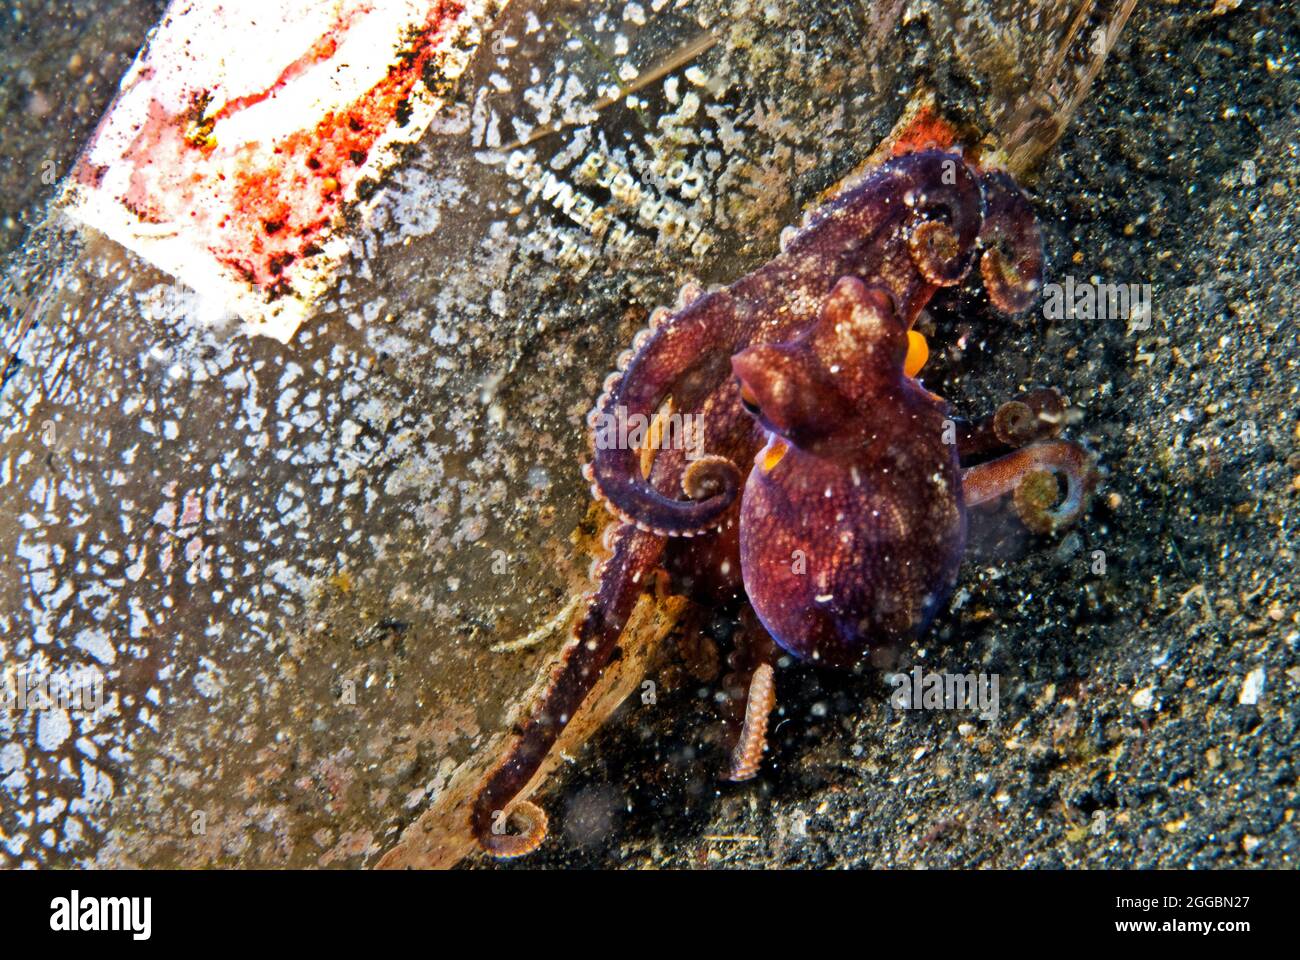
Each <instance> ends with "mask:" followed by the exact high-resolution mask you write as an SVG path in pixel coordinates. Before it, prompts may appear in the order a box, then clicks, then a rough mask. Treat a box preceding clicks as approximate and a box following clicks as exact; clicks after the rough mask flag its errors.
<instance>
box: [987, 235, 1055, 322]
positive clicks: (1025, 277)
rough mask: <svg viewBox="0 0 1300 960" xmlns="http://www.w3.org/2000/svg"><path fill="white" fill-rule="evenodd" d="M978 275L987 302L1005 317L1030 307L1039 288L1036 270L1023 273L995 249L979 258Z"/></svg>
mask: <svg viewBox="0 0 1300 960" xmlns="http://www.w3.org/2000/svg"><path fill="white" fill-rule="evenodd" d="M980 275H981V276H982V277H983V279H984V289H985V290H986V291H987V292H988V295H989V301H990V302H991V303H992V304H993V306H994V307H996V308H997V309H998V310H999V311H1000V312H1002V313H1005V314H1017V313H1024V312H1025V311H1026V310H1028V309H1029V308H1030V307H1032V306H1033V305H1034V301H1035V300H1037V299H1038V291H1039V289H1040V288H1041V287H1042V280H1041V278H1040V276H1039V275H1038V270H1037V269H1034V268H1029V269H1028V270H1026V269H1023V268H1022V267H1020V266H1018V265H1017V264H1015V263H1014V262H1013V261H1012V260H1011V258H1009V257H1007V256H1006V255H1005V254H1004V253H1003V252H1002V251H1001V250H1000V249H999V248H998V247H989V248H988V249H987V250H985V251H984V253H983V255H982V256H981V257H980Z"/></svg>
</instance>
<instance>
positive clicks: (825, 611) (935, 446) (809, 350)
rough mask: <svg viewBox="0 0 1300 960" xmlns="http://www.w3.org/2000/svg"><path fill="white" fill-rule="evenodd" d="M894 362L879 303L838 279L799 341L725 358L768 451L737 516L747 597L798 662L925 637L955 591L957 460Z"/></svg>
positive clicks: (902, 348)
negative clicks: (922, 633)
mask: <svg viewBox="0 0 1300 960" xmlns="http://www.w3.org/2000/svg"><path fill="white" fill-rule="evenodd" d="M906 355H907V328H906V327H905V326H904V325H903V323H902V321H901V320H900V318H899V317H897V316H896V314H895V312H894V305H893V300H892V297H891V296H890V294H889V292H888V291H886V290H884V289H882V288H880V287H867V286H865V285H864V284H863V283H862V282H861V281H860V280H857V279H854V278H845V279H843V280H841V281H840V282H839V283H838V284H837V285H836V287H835V289H834V290H833V291H832V292H831V294H830V296H829V297H828V298H827V300H826V306H825V309H824V312H823V314H822V318H821V321H820V322H819V323H818V324H817V325H816V326H815V327H813V328H812V330H810V331H809V332H808V333H807V334H805V335H803V336H801V337H799V338H798V339H796V340H794V341H793V342H791V343H787V344H780V345H775V346H771V345H759V346H753V347H750V348H748V349H747V350H744V351H742V352H741V353H739V354H737V355H736V356H735V357H733V358H732V361H731V364H732V368H733V369H734V370H735V372H736V376H737V377H738V379H739V380H740V382H741V384H742V387H743V391H744V396H745V398H746V400H747V402H748V405H749V406H750V407H751V408H752V409H753V412H754V414H755V415H756V417H757V418H758V420H759V422H760V423H761V424H762V425H763V426H764V427H765V428H766V429H767V430H768V436H769V441H768V443H767V445H766V446H765V447H764V448H763V450H762V451H760V452H759V454H758V457H757V459H756V462H755V465H754V468H753V469H752V470H751V471H750V474H749V480H748V482H747V483H746V485H745V491H744V496H743V499H742V504H741V509H740V566H741V571H742V573H743V576H744V582H745V593H746V595H747V596H748V598H749V602H750V604H752V605H753V608H754V611H755V613H757V614H758V618H759V620H760V621H761V622H762V624H763V626H764V627H766V628H767V630H768V632H769V633H770V634H771V635H772V638H773V639H774V640H776V642H777V643H779V644H780V645H781V646H782V647H783V648H784V649H786V650H787V651H789V652H790V653H792V654H794V655H795V656H796V657H799V658H800V659H805V660H817V661H821V662H824V663H827V664H830V665H832V666H837V667H847V666H852V665H853V664H854V663H856V662H858V661H859V660H861V658H862V655H863V652H864V650H865V649H867V648H868V647H870V646H873V645H874V646H880V645H884V644H885V643H897V642H898V641H900V640H902V639H904V638H907V637H909V636H912V635H914V634H915V633H916V632H918V631H919V630H920V629H922V628H923V627H924V626H925V624H926V623H927V622H928V621H929V619H930V617H931V615H932V614H933V613H934V611H935V610H936V609H937V608H938V606H939V604H940V603H942V602H943V601H944V600H945V599H946V598H947V596H948V593H949V592H950V591H951V589H952V587H953V585H954V583H955V582H956V578H957V567H958V565H959V563H960V561H961V555H962V551H963V548H964V547H965V540H966V518H965V510H964V508H963V504H962V499H961V497H962V494H961V466H960V463H959V460H958V454H957V444H956V443H955V436H954V437H953V438H952V439H951V440H950V442H948V443H945V442H944V439H945V438H944V428H945V421H947V408H946V405H945V404H944V403H943V401H941V400H939V399H938V398H937V397H935V396H933V395H932V394H930V393H928V392H927V391H926V390H925V389H924V388H922V387H921V386H920V385H919V384H918V383H917V382H916V381H915V380H913V379H912V378H911V377H908V376H907V375H906V373H905V372H904V369H903V363H904V359H905V357H906ZM810 400H811V402H810Z"/></svg>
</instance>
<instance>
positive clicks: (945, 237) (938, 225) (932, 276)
mask: <svg viewBox="0 0 1300 960" xmlns="http://www.w3.org/2000/svg"><path fill="white" fill-rule="evenodd" d="M907 245H908V249H909V250H910V251H911V253H912V262H913V263H914V264H915V265H916V269H917V270H919V271H920V272H921V276H923V277H925V279H926V282H927V283H933V284H935V285H936V286H941V287H949V286H952V285H953V284H955V283H958V282H959V281H960V280H961V278H962V277H964V276H965V275H966V270H967V268H968V267H969V266H970V261H969V259H968V258H967V257H966V256H964V255H963V254H964V251H963V250H962V245H961V241H960V239H959V238H958V237H957V234H955V233H954V232H953V229H952V227H950V226H949V225H948V224H946V223H944V222H943V221H941V220H927V221H925V222H924V223H921V224H918V225H917V227H916V228H915V229H914V230H912V232H911V234H910V235H909V236H908V238H907Z"/></svg>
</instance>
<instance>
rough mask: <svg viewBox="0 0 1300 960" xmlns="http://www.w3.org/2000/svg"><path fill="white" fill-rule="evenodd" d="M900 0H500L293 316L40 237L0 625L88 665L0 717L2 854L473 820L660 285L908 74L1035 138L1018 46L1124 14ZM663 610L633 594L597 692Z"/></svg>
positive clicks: (448, 849)
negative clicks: (908, 9) (91, 688)
mask: <svg viewBox="0 0 1300 960" xmlns="http://www.w3.org/2000/svg"><path fill="white" fill-rule="evenodd" d="M912 9H913V16H911V17H910V19H909V22H907V23H904V22H903V11H904V5H903V4H902V3H901V2H888V3H881V4H873V5H845V4H812V5H807V6H806V7H805V8H801V9H800V10H798V11H796V10H794V9H792V8H791V7H790V6H789V5H776V4H768V5H761V4H750V3H732V4H720V3H713V2H709V3H669V2H665V0H646V2H644V3H627V4H623V3H612V4H584V5H582V6H581V7H580V8H578V7H575V5H573V4H568V3H538V4H534V3H525V2H522V0H515V2H513V3H511V5H510V6H509V8H508V9H507V11H506V13H505V14H504V16H503V18H502V19H501V21H500V22H499V23H498V24H497V26H496V28H495V29H494V32H493V34H492V35H491V37H490V38H489V39H488V41H486V42H485V46H484V47H482V48H480V53H479V56H477V57H476V58H475V60H474V61H473V62H472V63H471V65H470V67H469V70H468V73H467V74H466V76H465V77H464V78H463V79H462V81H461V83H460V86H459V88H458V89H457V90H456V91H455V93H454V101H455V102H454V103H453V104H452V105H451V106H450V107H449V108H448V109H446V110H444V111H443V112H442V114H440V116H439V118H438V119H437V120H436V121H435V122H434V123H433V125H432V127H431V129H430V131H429V133H428V134H427V135H426V136H425V137H424V138H423V139H422V140H421V141H420V143H419V144H418V146H416V147H413V148H411V149H410V150H409V151H408V152H407V155H406V156H405V157H404V159H403V161H402V163H401V165H400V166H399V167H398V168H396V169H395V170H394V171H393V172H391V173H389V174H388V175H386V176H385V177H384V178H383V180H382V181H374V182H371V183H369V184H367V185H363V186H360V187H359V190H358V195H359V196H360V197H361V198H362V199H361V200H359V202H358V203H357V204H356V205H355V206H353V207H351V208H350V209H349V210H348V211H347V212H346V225H345V227H344V228H343V229H344V230H345V231H346V236H347V238H348V241H349V243H350V245H351V249H352V254H353V255H352V257H351V258H350V259H349V260H348V261H347V263H345V264H344V266H343V268H342V271H341V274H340V277H339V279H338V280H337V282H336V283H335V285H334V287H333V288H332V289H331V291H330V293H329V294H327V295H326V298H325V301H324V302H323V304H322V306H321V310H320V312H319V314H318V315H317V316H316V317H315V318H314V319H312V320H310V321H309V322H307V323H305V324H303V325H302V326H301V327H300V328H299V330H298V332H297V333H296V334H295V335H294V337H293V339H292V340H291V341H290V342H288V343H287V344H281V343H279V342H276V341H275V340H272V339H268V338H265V337H254V338H250V337H248V336H246V335H244V334H243V333H242V332H241V331H240V329H239V326H238V324H236V323H233V322H230V321H228V320H222V319H221V318H220V317H216V318H214V317H212V316H211V315H209V314H208V313H207V312H205V310H204V309H203V303H202V301H200V299H199V298H198V297H197V296H196V295H194V294H193V293H192V292H191V291H190V290H188V289H187V288H186V287H184V286H183V285H181V284H179V283H177V282H175V281H174V280H172V279H170V278H169V277H168V276H167V275H165V274H163V273H161V272H160V271H158V270H156V269H154V268H151V267H149V266H148V265H146V264H144V263H143V262H142V261H140V260H139V259H137V258H136V257H135V256H134V255H132V254H130V253H128V252H126V251H125V250H123V249H122V248H121V247H120V246H119V245H117V244H116V243H114V242H113V241H111V240H109V239H106V238H104V237H101V236H97V235H95V234H93V233H86V234H84V235H83V234H79V233H77V232H76V231H74V230H73V229H72V228H71V227H70V226H68V225H67V224H66V223H63V222H62V221H59V220H58V218H55V219H54V221H53V225H52V226H50V227H49V228H48V229H45V230H43V231H40V232H38V233H37V234H35V235H34V236H33V237H32V238H31V239H30V241H29V242H28V244H27V245H26V247H25V248H24V250H23V251H22V252H21V255H20V256H19V257H18V258H17V260H16V261H15V262H14V264H13V265H12V266H11V268H10V270H9V272H8V279H9V282H10V285H11V288H10V289H9V290H8V292H7V293H6V294H5V300H4V303H5V308H6V315H5V321H4V327H3V341H2V342H3V345H4V348H5V355H6V356H7V354H8V351H9V350H11V349H12V350H15V351H16V353H15V359H14V361H13V362H12V363H10V364H9V365H8V366H7V367H6V368H5V371H4V375H3V379H4V385H3V392H2V393H0V410H2V411H3V414H2V416H0V424H2V425H0V557H2V558H3V560H4V562H3V564H0V651H2V652H3V660H4V664H5V670H6V672H7V673H8V674H10V675H17V674H19V673H22V672H24V671H25V672H26V673H27V674H29V675H35V674H41V673H42V672H43V673H46V674H52V675H53V674H71V673H72V672H73V671H77V670H83V669H84V670H89V671H90V674H89V676H90V677H92V679H95V680H102V690H103V693H104V698H103V703H102V706H101V707H100V708H99V709H97V710H95V711H93V712H90V713H84V712H77V711H68V710H45V711H26V712H22V711H11V712H9V713H7V714H6V713H0V778H3V779H0V832H2V833H3V847H2V848H0V851H2V852H0V862H3V863H5V864H48V865H73V864H80V863H97V864H102V865H128V864H137V865H185V866H207V865H241V866H275V865H292V866H303V865H315V864H319V865H325V866H360V865H373V864H375V863H377V862H378V861H379V860H380V859H381V857H383V855H384V854H385V852H386V851H390V850H391V851H393V852H391V853H390V854H389V855H388V857H387V858H386V860H385V865H401V866H422V865H448V864H450V863H453V862H455V861H456V859H458V858H459V857H460V856H461V855H462V854H464V853H466V852H468V850H469V844H468V838H467V836H465V834H464V833H463V832H461V831H462V830H463V828H464V820H463V817H462V816H460V815H459V814H458V813H457V808H456V804H457V803H458V802H459V799H460V798H461V796H462V795H463V790H464V789H465V785H466V784H467V783H470V782H471V781H472V779H473V775H474V773H475V771H476V770H479V769H482V767H483V766H485V765H486V763H487V762H488V760H490V758H491V755H492V750H493V749H494V748H495V746H496V745H498V744H499V743H500V741H501V738H502V737H503V736H504V734H505V732H506V731H507V729H508V720H509V717H510V715H511V713H512V711H515V710H517V709H519V707H520V704H521V702H522V701H523V700H524V697H525V695H526V693H527V691H528V690H529V688H530V687H532V686H533V684H534V682H535V681H536V679H537V676H538V670H539V667H540V665H541V664H542V663H543V662H544V660H545V659H546V658H547V656H548V655H549V654H551V653H552V652H553V651H554V650H555V649H556V648H557V647H558V645H559V643H560V642H561V638H560V636H559V635H558V634H557V635H555V636H552V637H550V638H548V639H546V640H544V641H543V642H541V643H539V644H537V645H535V646H533V647H530V648H528V649H526V650H522V651H517V652H494V651H493V650H492V647H493V646H494V645H496V644H499V643H502V642H507V641H509V640H511V639H513V638H516V637H519V636H522V635H524V634H527V633H529V632H530V631H532V630H534V629H535V628H537V627H538V626H539V625H541V624H543V623H545V622H547V621H550V620H552V619H553V618H554V617H555V616H556V615H557V613H559V612H560V611H561V610H562V609H563V608H564V607H565V606H566V605H567V604H568V603H569V602H570V600H571V598H573V597H574V596H576V595H578V594H579V593H581V592H582V591H583V590H584V589H586V587H587V581H586V570H587V566H588V562H589V555H588V553H587V550H588V547H589V545H590V544H591V542H592V541H593V538H594V537H595V535H596V533H597V530H598V526H599V522H598V514H597V513H596V512H594V511H591V510H590V509H589V504H588V496H587V493H586V491H585V487H584V485H583V483H582V481H581V479H580V476H579V472H578V466H579V464H580V463H581V461H582V459H583V457H584V455H585V444H586V436H585V434H586V430H585V426H584V417H585V414H586V412H587V410H588V408H589V405H590V403H591V401H592V399H593V398H594V397H595V395H596V394H597V392H598V390H599V385H600V383H601V381H602V380H603V379H604V377H605V375H606V373H607V372H608V371H609V369H611V368H612V366H613V362H614V357H615V356H616V355H617V354H618V353H619V352H620V351H621V350H622V349H624V348H625V346H626V345H627V341H628V339H629V338H630V336H631V335H632V333H633V332H634V331H635V330H637V329H639V328H640V327H641V326H643V325H644V323H645V318H646V316H647V313H648V311H649V310H650V309H651V308H653V307H654V306H656V305H658V304H660V303H666V302H670V301H671V300H672V299H673V298H674V295H675V292H676V290H677V288H678V287H679V286H680V284H682V283H683V282H684V281H687V280H693V281H697V282H701V283H705V284H707V283H712V282H720V281H724V280H726V279H729V278H731V277H733V276H735V275H737V274H738V273H740V272H743V271H744V270H746V269H748V268H750V267H752V266H753V265H755V264H757V263H759V262H762V261H763V260H765V259H767V258H768V257H769V256H770V255H771V254H772V252H773V251H774V250H775V248H776V243H777V234H778V233H779V231H780V230H781V228H782V227H784V226H785V225H787V224H788V223H791V222H794V221H796V220H797V219H798V216H799V214H800V212H801V208H802V206H803V205H804V204H806V203H810V202H813V201H814V200H815V198H816V197H817V196H818V195H819V193H820V192H821V191H823V190H825V189H827V188H828V187H829V186H831V185H832V184H833V183H835V182H836V181H837V180H838V179H839V178H840V177H842V176H844V175H845V174H847V173H848V172H849V171H851V170H852V169H853V167H854V166H855V165H856V164H857V163H858V162H859V161H860V160H861V159H862V158H863V157H864V156H866V155H867V154H868V153H869V152H870V150H871V148H872V147H873V146H874V144H875V143H876V142H878V141H879V139H880V138H881V137H882V136H883V135H884V134H885V133H886V132H887V131H888V130H889V129H890V127H891V125H892V123H893V122H894V120H895V119H896V118H897V116H898V113H899V111H900V110H901V108H902V106H903V104H904V103H905V102H906V101H907V99H908V98H909V97H910V96H912V95H913V94H914V93H915V92H916V86H915V80H916V78H917V77H929V78H931V79H932V80H933V81H934V82H935V84H936V85H937V86H938V90H937V92H938V95H939V98H940V100H941V101H942V102H944V103H945V105H946V106H948V107H950V108H951V109H954V110H956V111H958V113H959V114H961V115H962V116H963V117H964V119H967V120H969V121H970V122H972V123H973V124H976V125H978V126H981V127H983V128H984V129H988V130H993V131H1000V132H1002V133H1003V135H1004V138H1006V137H1011V139H1013V140H1015V142H1017V143H1019V144H1021V145H1022V146H1024V147H1025V149H1026V150H1028V151H1029V153H1028V154H1025V157H1029V156H1030V154H1032V153H1034V152H1036V151H1038V150H1041V149H1043V148H1045V147H1046V146H1049V145H1050V142H1051V140H1052V139H1053V137H1054V136H1055V135H1056V134H1058V133H1059V130H1055V131H1049V132H1046V133H1045V132H1043V131H1044V129H1045V128H1044V126H1043V125H1042V124H1041V123H1034V124H1030V125H1029V126H1028V127H1026V125H1025V124H1024V122H1023V118H1024V113H1023V112H1020V111H1019V106H1018V105H1021V104H1022V101H1021V94H1022V93H1023V91H1024V90H1025V89H1026V82H1025V81H1026V78H1027V77H1030V76H1037V75H1038V72H1039V71H1040V70H1041V69H1044V68H1043V65H1044V64H1046V65H1049V66H1050V65H1052V64H1054V63H1055V66H1052V67H1051V69H1052V70H1053V71H1054V75H1057V76H1059V77H1064V78H1067V80H1066V81H1063V84H1062V87H1061V89H1062V90H1063V91H1065V90H1075V89H1077V87H1076V86H1075V85H1074V83H1073V82H1072V81H1070V80H1069V79H1068V78H1072V77H1074V76H1076V75H1077V74H1078V71H1079V70H1080V69H1082V70H1084V73H1085V80H1086V71H1087V64H1088V63H1089V62H1090V61H1089V60H1088V56H1089V54H1087V53H1086V50H1085V53H1084V55H1082V57H1080V56H1079V55H1078V52H1077V50H1075V51H1074V52H1072V53H1071V55H1070V57H1069V58H1067V59H1066V60H1063V61H1061V62H1056V56H1057V52H1058V49H1059V46H1060V44H1061V43H1062V42H1063V40H1064V39H1065V38H1072V39H1071V44H1072V50H1073V47H1074V46H1077V42H1076V41H1077V40H1078V37H1079V36H1085V35H1089V34H1090V32H1091V30H1092V29H1094V28H1096V27H1097V26H1098V25H1100V26H1103V27H1104V26H1105V25H1106V23H1108V22H1118V20H1119V19H1122V17H1121V16H1120V14H1117V13H1116V12H1115V11H1114V10H1111V11H1102V12H1094V13H1093V14H1091V15H1090V16H1089V17H1088V18H1086V19H1085V20H1084V22H1085V23H1086V24H1087V25H1088V29H1087V30H1085V31H1083V32H1081V31H1080V30H1074V31H1071V29H1070V25H1071V23H1072V22H1073V21H1074V19H1075V17H1074V14H1075V12H1076V8H1074V7H1070V8H1069V9H1068V10H1067V9H1066V8H1057V7H1055V6H1047V5H1043V6H1041V7H1040V6H1037V5H1034V6H1033V7H1032V8H1031V9H1032V11H1038V13H1037V15H1038V16H1040V17H1041V20H1040V21H1038V22H1034V20H1033V14H1032V13H1031V14H1026V13H1025V5H1023V4H1019V3H1006V4H1000V3H994V4H986V3H974V2H972V3H964V4H946V3H933V4H922V5H919V6H915V7H913V8H912ZM1008 11H1015V12H1014V14H1010V13H1008ZM1027 16H1028V17H1029V19H1026V17H1027ZM576 17H580V19H569V18H576ZM1108 17H1109V18H1110V19H1109V20H1108V19H1107V18H1108ZM1013 21H1014V24H1015V25H1016V26H1015V28H1014V29H1011V28H1009V25H1011V24H1012V23H1013ZM914 56H916V57H919V58H920V60H918V61H917V62H913V57H914ZM1094 56H1095V54H1094ZM1081 64H1082V67H1081ZM999 65H1000V66H999ZM995 67H996V69H995ZM959 80H960V81H961V82H958V81H959ZM971 89H979V90H980V91H981V93H980V97H981V99H980V101H979V102H978V103H975V102H971V101H969V100H967V99H963V96H962V95H961V93H960V91H962V90H971ZM1035 89H1036V90H1037V91H1039V92H1042V91H1044V90H1046V89H1047V88H1046V87H1045V86H1042V85H1039V86H1037V87H1036V88H1035ZM1058 100H1059V102H1057V101H1049V102H1048V103H1047V104H1046V105H1044V106H1042V109H1041V110H1039V111H1037V112H1036V114H1035V115H1037V114H1039V113H1041V112H1042V110H1046V112H1047V113H1048V114H1049V115H1052V114H1054V113H1057V114H1061V115H1065V113H1066V105H1067V104H1066V101H1067V100H1068V97H1066V96H1065V94H1061V97H1060V98H1058ZM1031 112H1034V111H1031ZM1011 119H1015V123H1014V124H1012V123H1011ZM1015 130H1022V131H1023V130H1029V131H1030V132H1029V133H1024V132H1022V133H1021V134H1019V135H1018V140H1017V139H1016V138H1015V137H1014V136H1012V134H1013V132H1014V131H1015ZM1026 145H1027V146H1026ZM1028 163H1029V160H1028V159H1022V161H1021V162H1020V165H1021V166H1024V167H1027V166H1028ZM575 531H577V532H575ZM650 606H651V607H653V604H651V605H650ZM676 610H677V606H674V605H671V604H670V605H667V606H665V607H663V608H661V609H659V610H654V609H646V610H644V611H643V614H642V620H641V622H640V626H639V627H638V631H639V632H638V634H637V636H638V637H641V638H642V639H643V641H645V645H646V648H647V649H637V650H636V651H634V653H635V655H634V656H631V657H628V658H626V664H627V665H626V667H625V668H623V669H624V670H625V671H626V672H624V673H622V674H620V675H618V676H611V677H610V678H609V686H610V687H611V688H616V692H617V691H623V692H625V691H626V690H627V689H630V688H631V686H632V685H634V681H635V680H636V678H637V675H638V674H637V671H639V670H641V669H644V667H645V664H646V662H647V661H648V660H649V659H651V657H650V653H649V650H648V647H649V642H648V638H650V637H653V636H656V635H660V634H662V633H663V632H664V631H665V630H666V629H667V627H668V626H670V625H671V620H672V618H673V616H674V615H675V613H676ZM79 675H82V674H79ZM617 699H618V697H617V695H616V693H615V694H610V695H609V696H607V697H606V699H605V701H604V702H602V703H601V704H600V705H599V706H598V708H597V710H596V714H597V715H596V716H594V717H593V718H592V721H591V723H589V724H587V727H588V728H590V727H594V726H595V725H596V723H597V722H598V721H599V719H600V718H601V716H602V715H603V714H605V713H608V712H609V711H611V710H612V709H613V707H614V706H615V705H616V701H617ZM582 732H583V733H585V732H587V730H583V731H582ZM576 747H577V745H576V744H575V745H574V746H573V749H575V750H576ZM449 785H450V786H449ZM458 790H459V791H461V794H458V792H457V791H458ZM422 812H423V813H424V816H423V817H422V818H421V814H422ZM404 831H405V833H404Z"/></svg>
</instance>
